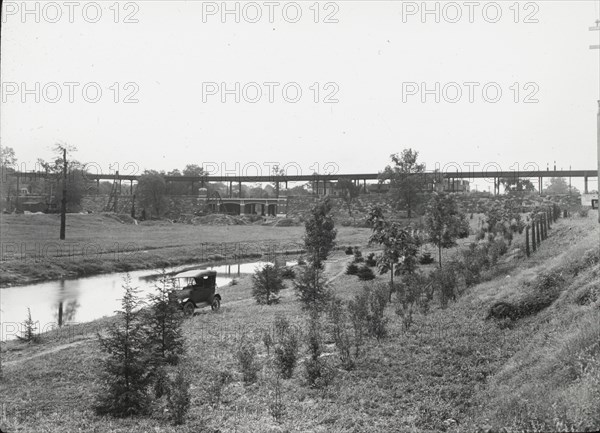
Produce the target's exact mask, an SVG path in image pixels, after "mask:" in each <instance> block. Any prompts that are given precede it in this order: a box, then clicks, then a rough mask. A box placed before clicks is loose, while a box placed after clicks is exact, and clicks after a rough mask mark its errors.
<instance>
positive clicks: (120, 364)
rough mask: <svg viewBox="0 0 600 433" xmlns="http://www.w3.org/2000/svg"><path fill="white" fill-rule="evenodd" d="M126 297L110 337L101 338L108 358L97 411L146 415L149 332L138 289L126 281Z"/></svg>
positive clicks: (124, 285) (104, 361)
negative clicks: (145, 324) (145, 323)
mask: <svg viewBox="0 0 600 433" xmlns="http://www.w3.org/2000/svg"><path fill="white" fill-rule="evenodd" d="M123 289H124V290H125V294H124V296H123V299H122V301H121V310H120V311H117V319H116V322H115V323H114V324H112V325H111V326H110V327H109V329H108V336H106V337H102V336H101V335H100V334H98V339H99V341H100V344H101V346H102V350H103V352H105V353H106V354H107V355H108V356H107V358H106V359H104V360H103V361H102V370H103V378H104V389H103V391H102V393H101V394H100V395H99V396H98V401H97V405H96V411H97V412H98V413H99V414H110V415H113V416H117V417H126V416H131V415H138V414H145V413H147V411H148V408H149V405H150V396H149V394H148V385H149V383H150V375H149V367H148V358H149V353H148V349H147V342H146V332H145V330H144V327H143V322H142V320H141V314H140V311H139V307H140V306H141V304H142V301H141V300H140V298H139V290H138V289H137V288H134V287H132V286H131V277H130V276H129V274H127V276H126V277H125V278H124V281H123Z"/></svg>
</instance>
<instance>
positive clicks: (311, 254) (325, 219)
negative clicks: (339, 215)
mask: <svg viewBox="0 0 600 433" xmlns="http://www.w3.org/2000/svg"><path fill="white" fill-rule="evenodd" d="M330 212H331V202H330V201H329V198H325V199H324V200H321V201H320V202H319V203H317V204H316V205H315V206H314V207H313V209H312V211H311V216H310V218H309V219H308V220H307V221H306V223H305V225H304V226H305V229H306V234H305V235H304V245H305V246H306V252H307V256H308V261H309V263H310V264H311V265H312V266H314V267H316V268H318V269H321V268H322V267H323V261H324V260H326V259H327V256H328V255H329V252H330V251H331V250H332V249H333V247H334V246H335V237H336V235H337V230H336V229H335V224H334V222H333V217H332V216H331V214H330Z"/></svg>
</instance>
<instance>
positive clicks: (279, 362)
mask: <svg viewBox="0 0 600 433" xmlns="http://www.w3.org/2000/svg"><path fill="white" fill-rule="evenodd" d="M275 332H276V344H275V350H274V353H275V365H276V366H277V368H278V370H279V372H280V373H281V377H283V378H284V379H289V378H291V377H292V374H293V373H294V369H295V368H296V364H297V362H298V349H299V340H298V335H297V333H296V332H295V331H294V330H293V329H292V327H291V326H290V324H289V322H288V321H287V319H285V318H283V317H277V318H276V319H275Z"/></svg>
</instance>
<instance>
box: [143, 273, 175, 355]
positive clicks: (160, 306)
mask: <svg viewBox="0 0 600 433" xmlns="http://www.w3.org/2000/svg"><path fill="white" fill-rule="evenodd" d="M155 287H156V293H154V294H151V295H150V296H149V302H150V308H149V309H148V313H147V314H148V316H147V318H146V324H147V331H148V335H147V337H148V343H149V345H150V347H151V348H152V360H153V363H154V364H169V365H177V363H178V362H179V359H180V357H181V355H183V353H184V345H183V343H184V341H183V335H182V330H181V326H182V324H183V320H184V317H183V313H182V311H181V309H180V308H179V302H178V301H177V298H176V297H175V296H174V294H173V289H174V287H173V281H172V280H171V279H170V278H169V276H168V275H167V273H166V271H165V270H164V269H163V271H162V273H161V276H160V278H159V280H158V284H156V285H155Z"/></svg>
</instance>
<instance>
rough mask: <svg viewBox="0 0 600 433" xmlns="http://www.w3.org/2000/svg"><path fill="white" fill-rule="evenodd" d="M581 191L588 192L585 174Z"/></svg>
mask: <svg viewBox="0 0 600 433" xmlns="http://www.w3.org/2000/svg"><path fill="white" fill-rule="evenodd" d="M583 192H584V194H587V193H588V177H587V176H584V177H583Z"/></svg>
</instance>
